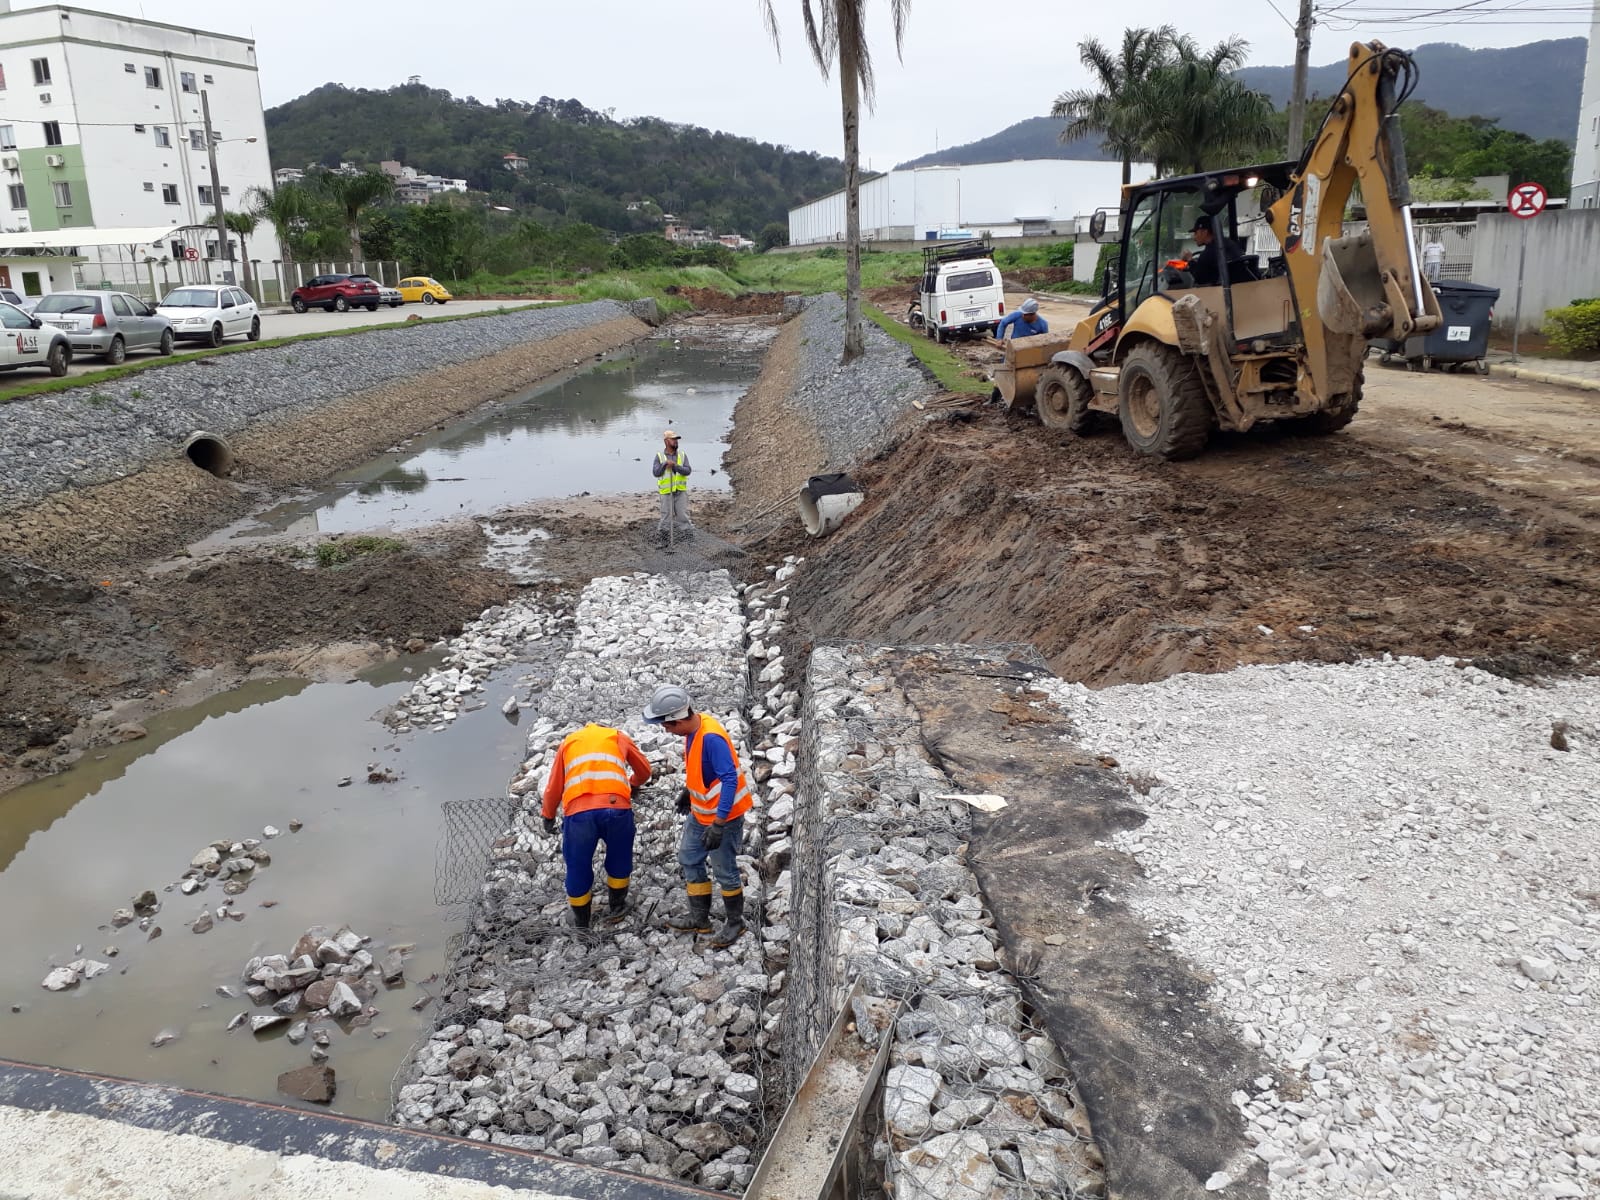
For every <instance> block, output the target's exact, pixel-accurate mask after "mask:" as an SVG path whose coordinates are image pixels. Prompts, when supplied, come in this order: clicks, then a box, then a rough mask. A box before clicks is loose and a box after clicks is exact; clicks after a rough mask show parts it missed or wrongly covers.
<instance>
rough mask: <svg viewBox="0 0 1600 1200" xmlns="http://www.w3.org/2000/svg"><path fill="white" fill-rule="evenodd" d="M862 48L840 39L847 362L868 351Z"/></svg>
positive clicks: (845, 353)
mask: <svg viewBox="0 0 1600 1200" xmlns="http://www.w3.org/2000/svg"><path fill="white" fill-rule="evenodd" d="M857 49H858V47H856V46H855V45H854V44H853V43H851V42H849V41H848V40H847V39H842V38H841V39H840V42H839V99H840V106H841V108H842V110H843V113H844V241H845V247H844V358H843V360H842V361H844V362H847V363H848V362H854V361H855V360H856V359H858V358H860V357H861V356H862V355H864V354H865V353H866V352H867V335H866V330H865V329H863V328H862V326H861V78H860V74H859V72H860V64H859V62H858V60H857V57H856V53H857Z"/></svg>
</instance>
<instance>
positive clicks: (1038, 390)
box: [1033, 367, 1095, 437]
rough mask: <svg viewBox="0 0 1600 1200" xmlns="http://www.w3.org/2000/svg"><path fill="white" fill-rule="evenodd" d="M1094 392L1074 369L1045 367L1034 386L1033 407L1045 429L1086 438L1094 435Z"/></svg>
mask: <svg viewBox="0 0 1600 1200" xmlns="http://www.w3.org/2000/svg"><path fill="white" fill-rule="evenodd" d="M1093 399H1094V389H1093V388H1091V387H1090V386H1089V381H1088V380H1087V379H1085V378H1084V377H1083V376H1082V375H1080V374H1079V373H1078V372H1077V371H1076V370H1074V369H1073V368H1072V367H1046V368H1045V369H1044V370H1042V371H1040V372H1039V379H1038V382H1036V383H1035V384H1034V385H1033V402H1034V407H1035V408H1036V409H1037V410H1038V412H1039V423H1040V424H1042V425H1043V426H1044V427H1045V428H1046V429H1064V430H1066V431H1067V432H1068V433H1073V434H1077V435H1078V436H1079V437H1087V436H1088V435H1089V434H1090V433H1092V432H1094V427H1095V414H1094V413H1093V412H1091V411H1090V410H1089V403H1090V401H1092V400H1093Z"/></svg>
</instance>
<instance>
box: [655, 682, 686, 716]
mask: <svg viewBox="0 0 1600 1200" xmlns="http://www.w3.org/2000/svg"><path fill="white" fill-rule="evenodd" d="M688 715H689V693H688V692H686V691H684V690H683V689H682V688H681V687H679V686H678V685H677V684H675V683H663V684H662V685H661V686H660V687H658V688H657V689H656V690H655V692H654V693H652V694H651V696H650V703H649V704H646V705H645V706H644V719H645V721H647V722H648V723H649V724H651V725H659V724H661V723H662V722H663V721H681V720H683V718H684V717H687V716H688Z"/></svg>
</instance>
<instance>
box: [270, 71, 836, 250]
mask: <svg viewBox="0 0 1600 1200" xmlns="http://www.w3.org/2000/svg"><path fill="white" fill-rule="evenodd" d="M267 135H268V141H269V143H270V145H271V148H272V165H273V166H274V167H301V168H303V167H305V166H307V165H308V164H311V163H318V164H321V165H323V166H329V167H333V166H337V165H338V164H339V163H340V162H351V163H357V164H361V165H369V166H376V165H377V163H379V162H380V161H383V160H384V159H394V160H398V161H400V162H403V163H405V165H407V166H409V167H415V168H416V169H417V170H418V171H419V172H423V173H426V174H432V175H443V176H446V177H449V178H452V179H465V180H466V181H467V183H468V186H469V187H472V188H474V189H476V190H480V191H486V192H489V193H490V194H491V195H494V196H497V197H499V198H500V200H501V202H502V203H507V204H513V205H516V206H519V207H525V208H531V209H534V210H535V211H536V212H538V213H540V214H544V215H549V216H555V217H561V218H570V219H571V220H574V221H586V222H588V223H589V224H591V225H597V226H599V227H601V228H603V229H613V230H618V231H623V232H626V231H630V230H645V229H650V228H659V227H660V226H659V223H658V222H653V221H652V220H651V219H650V216H649V215H648V213H646V212H643V211H635V212H630V211H629V210H628V203H629V202H630V201H638V202H644V201H650V202H652V203H654V204H655V205H657V206H658V207H659V210H664V211H666V212H670V213H672V214H673V215H674V216H676V217H677V218H678V219H679V220H680V221H682V222H685V223H688V224H691V225H696V226H709V227H711V228H713V229H716V230H718V231H722V232H728V231H735V230H737V231H739V232H742V233H745V234H748V235H750V236H754V235H755V234H756V233H757V232H758V231H759V230H760V229H761V227H762V226H763V225H765V224H766V223H767V222H769V221H784V220H786V219H787V215H788V211H789V206H790V205H791V204H793V203H794V202H795V200H796V198H797V197H801V196H820V195H823V194H824V193H827V192H830V191H833V190H835V189H837V188H840V187H842V186H844V166H843V164H842V163H840V162H839V160H837V159H833V158H824V157H823V156H822V155H819V154H812V153H800V152H796V151H793V150H789V149H787V148H785V147H783V146H773V145H769V144H767V143H765V142H756V141H752V140H750V139H749V138H742V137H735V136H733V135H731V134H726V133H714V132H712V131H710V130H707V129H701V128H698V127H696V126H689V125H675V124H672V123H671V122H668V121H662V120H658V119H656V118H654V117H641V118H637V119H634V120H628V121H618V120H613V119H612V118H611V116H610V115H609V114H607V113H602V112H595V111H593V110H592V109H588V108H585V107H584V106H583V105H582V104H580V103H578V101H576V100H552V99H550V98H549V97H548V96H546V97H544V98H542V99H540V100H539V101H537V102H536V103H525V102H523V101H517V100H496V101H495V102H494V103H493V104H485V103H483V102H480V101H478V100H475V99H473V98H472V97H470V96H469V97H467V98H466V99H464V100H463V99H457V98H455V97H454V96H452V95H451V94H450V93H449V92H446V91H442V90H439V89H435V88H429V87H424V86H422V85H421V84H407V85H404V86H402V87H394V88H389V89H388V90H386V91H378V90H373V91H368V90H366V89H352V88H347V87H343V86H341V85H339V84H334V83H330V84H325V85H323V86H322V87H320V88H318V89H317V90H316V91H314V92H309V93H307V94H306V95H304V96H301V97H299V98H298V99H296V100H291V101H289V102H288V103H287V104H281V105H279V106H278V107H276V108H272V109H269V110H268V111H267ZM510 153H518V154H522V155H524V156H525V157H526V158H527V159H528V164H529V165H528V169H527V171H525V172H522V173H513V172H511V171H508V170H507V169H506V167H505V164H504V156H505V155H506V154H510Z"/></svg>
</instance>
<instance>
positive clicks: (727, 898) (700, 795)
mask: <svg viewBox="0 0 1600 1200" xmlns="http://www.w3.org/2000/svg"><path fill="white" fill-rule="evenodd" d="M644 719H645V720H646V721H648V722H650V723H651V724H652V725H660V726H661V727H662V728H664V729H665V730H666V731H667V732H668V733H676V734H679V735H681V736H682V737H683V739H684V756H683V767H684V775H685V776H686V784H687V786H686V787H685V788H684V789H683V791H682V792H680V793H679V795H678V811H679V812H681V813H682V814H683V815H684V820H683V834H682V836H681V838H680V839H679V842H678V863H679V864H680V865H681V866H682V867H683V879H684V885H685V887H686V889H687V891H688V893H689V913H688V915H687V916H686V917H683V918H678V919H673V920H669V921H668V922H667V924H668V925H669V927H671V928H673V929H676V930H679V931H681V932H683V933H691V934H702V933H711V877H712V875H715V876H716V880H717V887H718V888H720V889H721V890H722V914H723V919H722V926H721V928H719V929H718V930H717V931H716V933H714V934H712V937H711V944H712V945H713V946H715V947H717V948H718V949H720V948H722V947H723V946H730V945H732V944H733V943H734V942H735V941H736V940H738V937H739V935H740V934H741V933H743V932H744V880H743V879H742V878H741V876H740V875H739V847H740V845H741V843H742V842H743V841H744V815H745V813H747V812H749V811H750V805H751V803H752V795H751V791H750V780H749V778H748V777H746V775H745V773H744V768H743V767H742V766H740V765H739V755H738V752H737V751H735V750H734V748H733V739H732V738H730V737H729V736H728V731H727V730H726V729H724V728H723V727H722V724H721V723H720V722H719V721H718V720H717V719H716V718H715V717H713V716H711V715H710V714H709V713H698V712H695V711H694V709H693V707H692V706H691V705H690V703H689V693H688V692H686V691H684V690H683V689H682V688H681V687H678V686H677V685H676V684H663V685H662V686H661V687H658V688H657V689H656V690H655V693H654V694H653V695H652V696H651V697H650V703H649V704H647V705H645V710H644ZM708 863H709V864H710V869H709V870H708V869H707V864H708Z"/></svg>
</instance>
